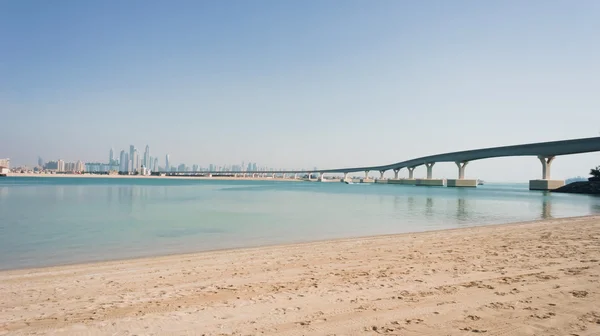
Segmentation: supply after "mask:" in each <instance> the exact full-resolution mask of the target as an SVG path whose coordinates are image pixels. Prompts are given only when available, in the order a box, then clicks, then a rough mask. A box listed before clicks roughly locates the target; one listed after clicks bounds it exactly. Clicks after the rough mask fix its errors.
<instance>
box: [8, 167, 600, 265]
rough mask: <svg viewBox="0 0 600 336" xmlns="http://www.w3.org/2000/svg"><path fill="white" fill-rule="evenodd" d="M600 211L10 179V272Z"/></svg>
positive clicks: (233, 184)
mask: <svg viewBox="0 0 600 336" xmlns="http://www.w3.org/2000/svg"><path fill="white" fill-rule="evenodd" d="M598 213H600V198H598V197H591V196H582V195H566V194H552V195H550V194H549V193H544V192H533V191H529V190H527V185H526V184H511V185H508V184H505V185H503V184H496V185H494V184H488V185H485V186H480V187H478V188H477V189H457V188H444V187H415V186H400V185H385V184H354V185H347V184H343V183H315V182H313V183H310V182H275V181H214V180H213V181H206V180H186V179H182V180H176V179H175V180H174V179H120V178H39V177H30V178H25V177H6V178H0V269H11V268H24V267H35V266H48V265H56V264H65V263H75V262H87V261H97V260H107V259H119V258H130V257H140V256H154V255H163V254H172V253H181V252H193V251H203V250H212V249H221V248H233V247H246V246H257V245H264V244H276V243H291V242H301V241H310V240H321V239H329V238H342V237H353V236H363V235H375V234H389V233H402V232H415V231H426V230H434V229H443V228H457V227H467V226H475V225H487V224H496V223H508V222H516V221H524V220H535V219H542V218H558V217H567V216H581V215H588V214H598Z"/></svg>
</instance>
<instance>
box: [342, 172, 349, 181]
mask: <svg viewBox="0 0 600 336" xmlns="http://www.w3.org/2000/svg"><path fill="white" fill-rule="evenodd" d="M346 180H348V172H345V173H344V177H343V178H342V180H341V181H340V182H344V181H346Z"/></svg>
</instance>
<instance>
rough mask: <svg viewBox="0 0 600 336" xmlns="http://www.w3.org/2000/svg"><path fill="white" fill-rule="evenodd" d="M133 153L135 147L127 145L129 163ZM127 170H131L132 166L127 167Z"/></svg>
mask: <svg viewBox="0 0 600 336" xmlns="http://www.w3.org/2000/svg"><path fill="white" fill-rule="evenodd" d="M133 152H135V146H134V145H129V161H132V160H133ZM129 168H132V166H131V165H129Z"/></svg>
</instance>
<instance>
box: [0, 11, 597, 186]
mask: <svg viewBox="0 0 600 336" xmlns="http://www.w3.org/2000/svg"><path fill="white" fill-rule="evenodd" d="M599 36H600V1H596V0H587V1H586V0H583V1H576V2H573V1H541V0H531V1H514V0H513V1H511V0H508V1H475V0H472V1H460V0H457V1H442V0H440V1H395V0H382V1H354V0H331V1H313V0H310V1H278V0H257V1H241V0H237V1H192V0H189V1H186V0H178V1H153V0H143V1H142V0H130V1H116V0H106V1H91V0H90V1H80V0H61V1H50V2H47V1H38V0H20V1H17V0H13V1H2V2H0V114H1V121H0V157H10V158H11V160H12V164H13V165H19V164H28V165H32V164H34V163H35V162H36V160H37V157H38V155H39V156H42V157H43V158H44V159H45V160H51V159H58V158H62V159H65V160H67V161H75V160H83V161H107V159H108V152H109V150H110V148H111V147H112V148H114V150H115V152H116V153H117V154H118V152H119V151H120V150H121V149H125V150H127V148H128V147H129V145H130V144H134V145H136V147H137V148H138V149H139V150H142V151H143V149H144V147H145V146H146V144H148V145H149V146H150V148H151V154H152V155H153V156H158V157H159V160H160V164H161V165H162V164H163V163H164V155H165V154H167V153H168V154H170V156H171V160H172V162H173V163H176V164H178V163H182V162H183V163H186V164H188V165H191V164H195V163H197V164H200V165H202V166H207V165H208V164H210V163H214V164H219V165H222V164H232V163H241V162H242V161H245V162H249V161H251V162H257V163H258V164H259V165H268V166H271V167H278V168H279V167H280V168H303V167H306V168H307V167H315V166H316V167H319V168H336V167H340V166H343V167H349V166H366V165H380V164H388V163H392V162H398V161H403V160H407V159H411V158H415V157H420V156H425V155H430V154H437V153H442V152H449V151H458V150H466V149H474V148H481V147H489V146H501V145H511V144H518V143H527V142H538V141H551V140H561V139H568V138H582V137H593V136H600V39H599ZM597 164H600V153H592V154H582V155H574V156H567V157H560V158H558V159H557V160H556V162H555V164H554V166H553V171H552V173H553V177H556V178H560V177H562V178H564V177H570V176H574V175H586V174H587V172H588V171H589V168H590V167H591V166H595V165H597ZM419 169H420V170H419V171H420V172H419V173H418V175H424V172H425V169H424V168H422V169H421V168H419ZM540 174H541V166H540V164H539V162H538V161H537V159H536V158H532V157H529V158H502V159H493V160H482V161H476V162H473V163H472V164H470V165H469V166H468V168H467V177H480V178H487V179H494V180H510V181H513V180H514V181H517V180H522V181H525V180H528V179H531V178H538V177H539V175H540ZM434 175H437V176H444V177H454V176H455V175H456V167H455V166H454V165H453V164H440V165H436V167H435V168H434Z"/></svg>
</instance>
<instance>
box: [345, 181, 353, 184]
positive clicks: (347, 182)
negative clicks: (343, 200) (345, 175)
mask: <svg viewBox="0 0 600 336" xmlns="http://www.w3.org/2000/svg"><path fill="white" fill-rule="evenodd" d="M344 183H346V184H354V182H352V181H344Z"/></svg>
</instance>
